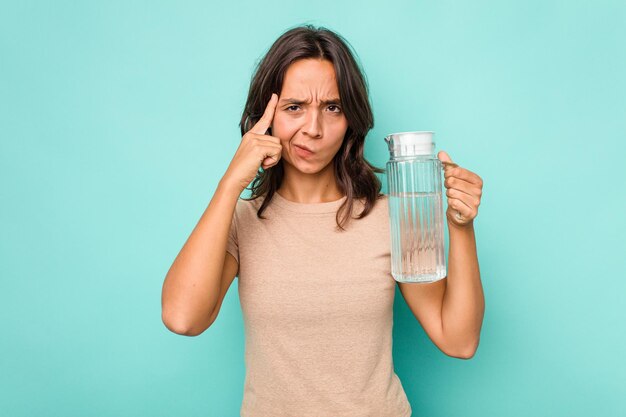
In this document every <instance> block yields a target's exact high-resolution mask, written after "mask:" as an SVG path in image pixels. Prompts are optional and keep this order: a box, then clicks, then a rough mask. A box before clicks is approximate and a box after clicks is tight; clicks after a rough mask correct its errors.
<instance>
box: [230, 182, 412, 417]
mask: <svg viewBox="0 0 626 417" xmlns="http://www.w3.org/2000/svg"><path fill="white" fill-rule="evenodd" d="M345 199H346V197H343V198H342V199H340V200H337V201H333V202H328V203H317V204H302V203H296V202H292V201H289V200H286V199H285V198H284V197H281V196H280V195H279V194H278V193H274V196H273V198H272V201H271V202H270V205H269V206H268V207H267V208H266V210H265V211H264V212H263V216H264V217H266V218H267V220H263V219H259V218H257V214H256V212H257V210H258V208H259V207H260V205H261V202H262V200H263V197H260V198H258V199H256V200H252V201H246V200H243V199H239V200H238V202H237V207H236V210H235V214H234V216H233V222H232V225H231V230H230V235H229V239H228V246H227V251H228V252H229V253H231V254H232V255H233V256H234V257H235V258H236V259H237V260H238V261H239V271H238V273H237V276H238V283H239V299H240V304H241V308H242V313H243V319H244V327H245V342H246V343H245V365H246V377H245V384H244V394H243V403H242V405H241V416H242V417H283V416H285V417H287V416H289V417H325V416H328V417H331V416H332V417H366V416H372V417H407V416H410V415H411V412H412V410H411V406H410V404H409V402H408V399H407V397H406V394H405V392H404V389H403V387H402V384H401V382H400V379H399V378H398V376H397V375H396V373H395V372H394V368H393V359H392V326H393V300H394V295H395V287H396V282H395V280H394V279H393V277H392V276H391V272H390V268H391V260H390V254H391V252H390V235H389V214H388V208H387V207H388V206H387V204H388V201H387V196H383V197H381V198H380V199H379V200H378V201H377V203H376V205H375V207H374V208H373V210H372V211H371V212H370V213H369V214H368V215H367V216H366V217H365V218H363V219H360V220H357V219H351V220H350V221H349V223H348V224H347V225H346V226H344V227H346V229H347V230H346V231H345V232H342V231H337V230H336V222H335V214H336V212H337V209H338V208H339V206H340V205H341V204H342V203H343V201H344V200H345ZM362 207H363V204H362V202H361V201H359V200H355V207H354V211H353V213H354V214H353V215H354V216H356V215H357V214H358V213H360V212H361V209H362Z"/></svg>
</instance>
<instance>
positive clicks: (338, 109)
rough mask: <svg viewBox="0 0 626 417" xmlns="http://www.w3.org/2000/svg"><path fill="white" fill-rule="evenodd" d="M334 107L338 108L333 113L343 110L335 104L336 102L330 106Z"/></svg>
mask: <svg viewBox="0 0 626 417" xmlns="http://www.w3.org/2000/svg"><path fill="white" fill-rule="evenodd" d="M331 107H334V108H336V109H337V110H334V111H333V113H339V112H340V111H341V109H340V108H339V106H335V105H334V104H331V105H330V106H328V108H331Z"/></svg>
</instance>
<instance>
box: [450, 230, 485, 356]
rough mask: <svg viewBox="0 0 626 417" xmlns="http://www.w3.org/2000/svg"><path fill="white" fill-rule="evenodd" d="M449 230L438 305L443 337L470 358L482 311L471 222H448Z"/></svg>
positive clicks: (452, 348) (477, 338)
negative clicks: (444, 276)
mask: <svg viewBox="0 0 626 417" xmlns="http://www.w3.org/2000/svg"><path fill="white" fill-rule="evenodd" d="M448 230H449V233H450V234H449V236H450V251H449V254H448V277H447V283H446V287H445V291H444V294H443V303H442V307H441V323H442V333H443V339H444V340H445V341H446V345H447V346H448V349H449V350H451V351H454V352H458V355H459V356H460V357H463V358H471V357H472V356H474V353H475V352H476V349H477V348H478V342H479V339H480V329H481V326H482V323H483V316H484V312H485V297H484V294H483V287H482V283H481V281H480V270H479V267H478V256H477V253H476V239H475V235H474V225H473V223H470V224H468V225H466V226H458V225H455V224H453V223H451V222H448Z"/></svg>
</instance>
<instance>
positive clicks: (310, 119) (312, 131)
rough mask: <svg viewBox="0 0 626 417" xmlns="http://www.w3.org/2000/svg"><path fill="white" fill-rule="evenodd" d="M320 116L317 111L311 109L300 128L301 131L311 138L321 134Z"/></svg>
mask: <svg viewBox="0 0 626 417" xmlns="http://www.w3.org/2000/svg"><path fill="white" fill-rule="evenodd" d="M320 117H321V115H320V112H319V111H316V110H313V111H310V112H308V114H307V116H306V120H305V122H304V127H303V129H302V131H303V133H305V134H306V135H308V136H311V137H313V138H316V137H320V136H321V135H322V122H321V120H320Z"/></svg>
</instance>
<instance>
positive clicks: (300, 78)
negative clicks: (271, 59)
mask: <svg viewBox="0 0 626 417" xmlns="http://www.w3.org/2000/svg"><path fill="white" fill-rule="evenodd" d="M339 98H340V97H339V89H338V87H337V80H336V78H335V69H334V67H333V64H332V63H331V62H330V61H327V60H320V59H302V60H299V61H296V62H294V63H292V64H291V65H290V66H289V68H287V71H286V73H285V77H284V81H283V86H282V91H281V93H280V97H279V98H278V104H277V106H276V111H275V113H274V119H273V121H272V136H275V137H278V138H280V142H281V145H282V146H283V151H282V156H281V158H283V159H284V162H286V163H288V164H290V165H292V166H294V167H295V168H296V169H298V170H299V171H301V172H303V173H309V174H313V173H317V172H319V171H321V170H322V169H323V168H325V167H326V166H327V165H328V164H329V163H330V162H331V161H332V160H333V158H334V156H335V154H336V153H337V151H338V150H339V148H340V147H341V143H342V142H343V138H344V135H345V133H346V130H347V129H348V120H347V119H346V116H345V115H344V113H343V108H342V107H341V102H340V101H339ZM298 145H299V146H303V147H306V148H308V149H309V150H310V151H311V152H307V151H304V150H302V149H300V148H298Z"/></svg>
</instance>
